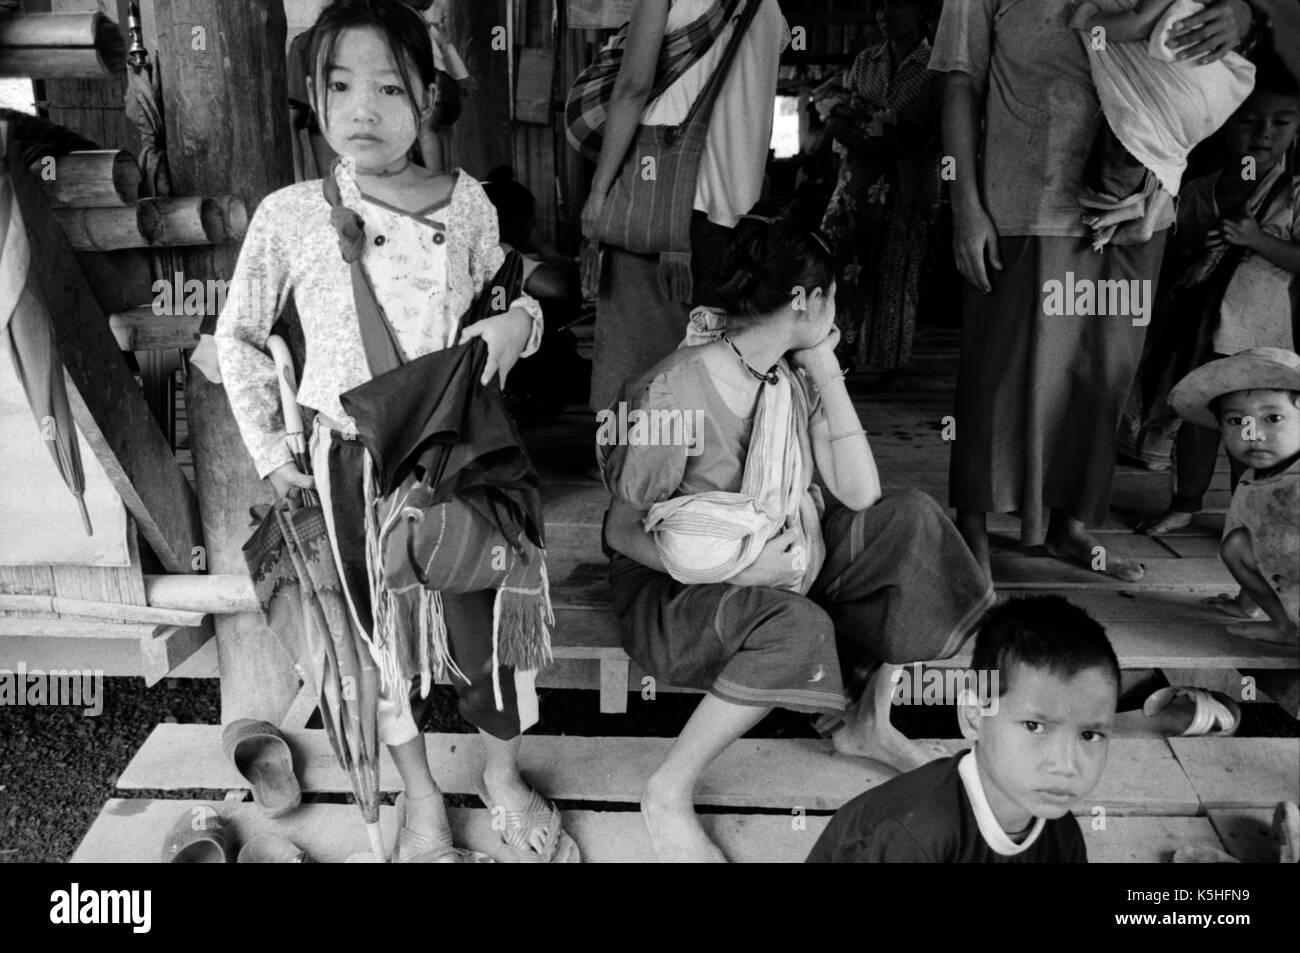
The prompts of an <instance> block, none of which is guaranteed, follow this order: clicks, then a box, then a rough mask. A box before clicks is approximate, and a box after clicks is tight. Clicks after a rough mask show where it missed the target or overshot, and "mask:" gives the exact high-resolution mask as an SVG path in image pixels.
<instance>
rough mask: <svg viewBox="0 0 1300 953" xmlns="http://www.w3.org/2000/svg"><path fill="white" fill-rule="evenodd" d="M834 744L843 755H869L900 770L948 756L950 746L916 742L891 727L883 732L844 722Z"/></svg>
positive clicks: (921, 765) (833, 738)
mask: <svg viewBox="0 0 1300 953" xmlns="http://www.w3.org/2000/svg"><path fill="white" fill-rule="evenodd" d="M831 744H832V745H833V746H834V747H835V750H836V751H838V752H839V753H840V754H844V755H849V756H850V757H853V758H870V759H871V760H872V761H879V762H880V763H881V764H887V765H889V767H891V768H895V769H897V770H898V771H913V770H915V769H916V768H920V767H923V766H925V765H927V764H929V763H930V762H931V761H935V760H937V759H938V758H946V757H948V749H947V748H945V747H944V746H943V745H941V744H939V743H938V742H937V741H913V740H912V739H911V738H909V737H907V736H906V735H905V734H903V733H902V732H901V731H899V730H898V729H897V728H894V727H892V726H891V727H889V728H888V729H886V730H885V731H884V732H877V731H875V730H869V731H865V732H864V731H862V730H861V729H859V728H858V727H857V726H856V725H854V724H851V723H849V722H845V723H844V724H843V725H840V727H839V728H838V729H836V731H835V733H834V734H833V735H831Z"/></svg>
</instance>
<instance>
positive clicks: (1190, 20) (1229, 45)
mask: <svg viewBox="0 0 1300 953" xmlns="http://www.w3.org/2000/svg"><path fill="white" fill-rule="evenodd" d="M1250 20H1251V11H1250V6H1249V4H1247V3H1246V2H1245V0H1219V2H1218V3H1215V4H1214V5H1213V6H1208V7H1205V8H1204V9H1203V10H1201V12H1200V13H1196V14H1193V15H1192V16H1190V17H1185V18H1184V19H1182V20H1179V21H1178V22H1177V23H1175V24H1174V28H1173V30H1172V31H1171V32H1170V34H1169V45H1170V46H1171V47H1172V48H1173V49H1176V50H1178V58H1179V59H1180V60H1186V59H1191V58H1192V57H1194V56H1199V57H1200V59H1198V60H1197V61H1196V65H1197V66H1205V65H1207V64H1209V63H1214V62H1217V61H1218V60H1221V59H1223V58H1224V57H1225V56H1227V55H1228V54H1229V53H1231V52H1232V51H1233V50H1234V49H1236V48H1237V47H1238V46H1239V45H1240V44H1241V41H1242V40H1243V39H1245V37H1246V33H1247V32H1248V31H1249V30H1250Z"/></svg>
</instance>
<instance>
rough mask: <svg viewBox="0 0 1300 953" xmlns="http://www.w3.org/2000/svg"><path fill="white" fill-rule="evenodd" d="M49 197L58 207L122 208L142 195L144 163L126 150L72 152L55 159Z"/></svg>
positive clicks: (43, 182) (46, 187) (45, 184)
mask: <svg viewBox="0 0 1300 953" xmlns="http://www.w3.org/2000/svg"><path fill="white" fill-rule="evenodd" d="M53 170H54V171H53V178H51V179H49V180H48V181H47V180H45V178H44V176H43V175H41V171H40V170H39V169H33V172H35V173H36V174H37V175H38V177H40V178H41V187H42V188H43V189H44V190H45V198H46V200H47V201H48V202H49V203H50V205H51V206H52V207H54V208H120V207H121V206H123V205H130V204H132V203H133V202H135V200H136V199H137V198H139V197H140V178H141V177H140V166H139V164H138V163H137V162H136V159H135V156H134V155H132V154H131V153H130V152H127V151H126V150H125V149H96V150H94V151H90V152H69V153H68V154H67V155H65V156H61V157H59V158H58V159H56V160H55V161H54V166H53Z"/></svg>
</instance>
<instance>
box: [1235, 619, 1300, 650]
mask: <svg viewBox="0 0 1300 953" xmlns="http://www.w3.org/2000/svg"><path fill="white" fill-rule="evenodd" d="M1228 634H1229V635H1235V636H1237V637H1238V638H1243V639H1255V640H1256V641H1259V642H1275V643H1279V644H1281V645H1295V644H1296V642H1297V641H1300V626H1297V625H1296V624H1295V623H1294V622H1287V623H1284V624H1282V625H1279V624H1278V623H1276V622H1236V623H1234V624H1232V625H1230V626H1228Z"/></svg>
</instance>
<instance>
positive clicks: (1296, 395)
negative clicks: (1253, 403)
mask: <svg viewBox="0 0 1300 953" xmlns="http://www.w3.org/2000/svg"><path fill="white" fill-rule="evenodd" d="M1257 390H1268V391H1271V390H1277V393H1279V394H1286V396H1287V400H1289V401H1290V402H1291V403H1292V404H1294V405H1295V406H1297V407H1300V390H1278V389H1277V388H1274V387H1247V388H1246V389H1244V390H1230V391H1228V392H1227V393H1226V394H1220V395H1219V396H1218V397H1215V398H1214V399H1213V400H1211V401H1210V413H1212V414H1214V416H1215V417H1216V418H1218V420H1219V423H1220V424H1222V423H1223V409H1222V408H1223V404H1224V402H1225V401H1226V400H1227V399H1228V398H1229V397H1232V396H1234V395H1236V394H1253V393H1254V392H1255V391H1257Z"/></svg>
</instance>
